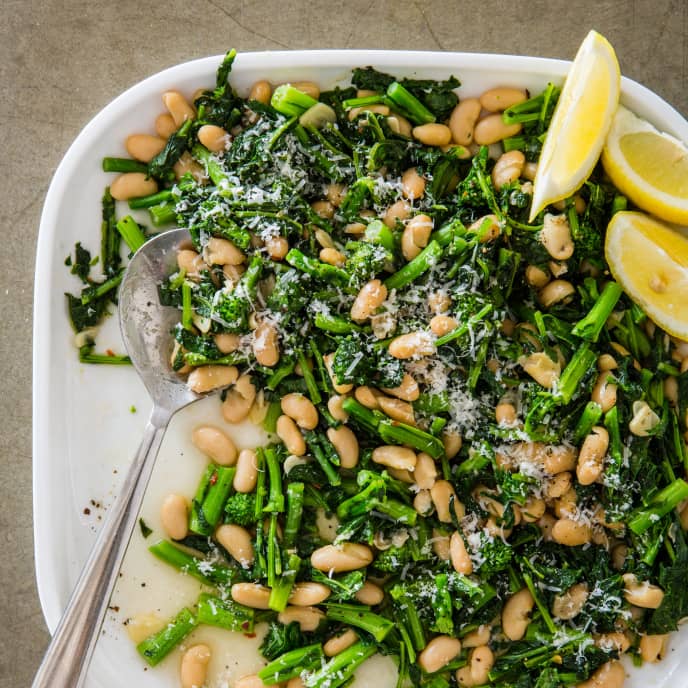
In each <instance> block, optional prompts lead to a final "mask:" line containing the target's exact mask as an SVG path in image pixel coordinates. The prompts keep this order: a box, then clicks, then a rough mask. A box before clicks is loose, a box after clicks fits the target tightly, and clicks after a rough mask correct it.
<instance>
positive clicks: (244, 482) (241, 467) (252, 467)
mask: <svg viewBox="0 0 688 688" xmlns="http://www.w3.org/2000/svg"><path fill="white" fill-rule="evenodd" d="M257 481H258V464H257V462H256V453H255V452H254V451H253V449H242V450H241V451H240V452H239V458H238V459H237V463H236V473H235V474H234V481H233V483H232V485H233V487H234V489H235V490H236V491H237V492H242V493H244V494H248V493H250V492H253V490H254V489H255V488H256V482H257Z"/></svg>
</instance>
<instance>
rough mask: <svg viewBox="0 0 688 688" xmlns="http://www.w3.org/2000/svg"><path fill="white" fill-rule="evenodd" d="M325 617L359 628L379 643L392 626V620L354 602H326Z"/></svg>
mask: <svg viewBox="0 0 688 688" xmlns="http://www.w3.org/2000/svg"><path fill="white" fill-rule="evenodd" d="M327 618H328V619H332V621H339V622H340V623H343V624H347V625H349V626H355V627H356V628H360V629H361V630H363V631H366V633H370V635H372V636H373V638H375V640H376V641H377V642H378V643H381V642H382V641H383V640H384V639H385V638H386V637H387V635H388V634H389V632H390V631H391V630H392V629H393V628H394V621H392V620H391V619H386V618H385V617H383V616H380V615H379V614H375V613H374V612H371V611H370V610H369V609H368V608H367V607H363V606H361V605H356V604H328V605H327Z"/></svg>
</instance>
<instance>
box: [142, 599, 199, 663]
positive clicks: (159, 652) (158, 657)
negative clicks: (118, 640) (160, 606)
mask: <svg viewBox="0 0 688 688" xmlns="http://www.w3.org/2000/svg"><path fill="white" fill-rule="evenodd" d="M197 625H198V619H197V618H196V617H195V616H194V615H193V614H192V613H191V612H190V611H189V610H188V609H187V608H186V607H184V609H182V610H181V611H180V612H179V613H178V614H177V616H175V618H174V619H172V621H170V622H169V623H168V624H165V626H164V627H163V628H162V630H161V631H158V632H157V633H153V635H150V636H148V637H147V638H146V639H145V640H143V641H141V642H140V643H139V644H138V645H137V646H136V650H137V651H138V653H139V654H140V655H141V656H142V657H143V658H144V659H145V660H146V662H148V664H150V666H155V665H156V664H159V663H160V662H161V661H162V660H163V659H164V658H165V657H167V655H168V654H170V652H172V650H174V648H175V647H176V646H177V645H179V643H181V642H182V640H184V638H186V636H187V635H189V633H191V631H193V629H194V628H196V626H197Z"/></svg>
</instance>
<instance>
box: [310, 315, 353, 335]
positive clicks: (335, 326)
mask: <svg viewBox="0 0 688 688" xmlns="http://www.w3.org/2000/svg"><path fill="white" fill-rule="evenodd" d="M313 323H314V324H315V326H316V327H317V328H318V329H319V330H323V331H324V332H332V333H333V334H350V333H351V332H361V331H362V329H363V328H361V327H359V326H358V325H356V324H354V323H352V322H351V321H350V320H345V319H344V318H339V317H337V316H336V315H329V314H328V315H326V314H325V313H316V315H315V320H314V321H313Z"/></svg>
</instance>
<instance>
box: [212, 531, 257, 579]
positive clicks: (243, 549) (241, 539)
mask: <svg viewBox="0 0 688 688" xmlns="http://www.w3.org/2000/svg"><path fill="white" fill-rule="evenodd" d="M215 539H216V540H217V541H218V542H219V543H220V544H221V545H222V546H223V547H224V548H225V549H226V550H227V551H228V552H229V553H230V554H231V555H232V558H234V559H236V561H237V562H238V563H239V564H240V565H241V566H242V567H243V568H245V569H247V568H249V567H251V566H253V562H254V560H255V555H254V552H253V543H252V541H251V535H250V533H249V532H248V531H247V530H246V529H245V528H242V527H241V526H238V525H236V524H234V523H225V524H223V525H221V526H220V527H219V528H217V530H216V531H215Z"/></svg>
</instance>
